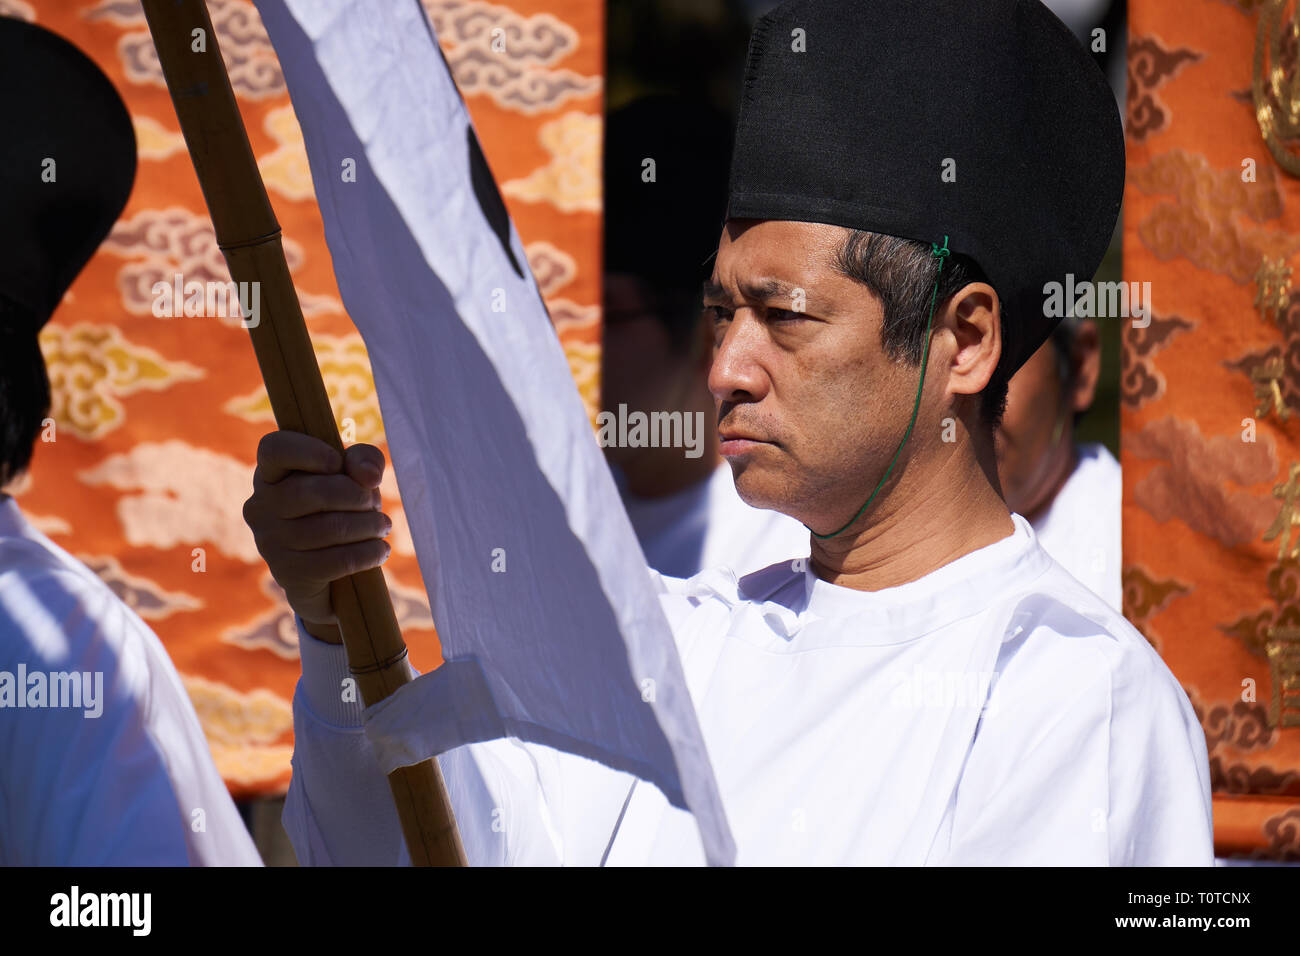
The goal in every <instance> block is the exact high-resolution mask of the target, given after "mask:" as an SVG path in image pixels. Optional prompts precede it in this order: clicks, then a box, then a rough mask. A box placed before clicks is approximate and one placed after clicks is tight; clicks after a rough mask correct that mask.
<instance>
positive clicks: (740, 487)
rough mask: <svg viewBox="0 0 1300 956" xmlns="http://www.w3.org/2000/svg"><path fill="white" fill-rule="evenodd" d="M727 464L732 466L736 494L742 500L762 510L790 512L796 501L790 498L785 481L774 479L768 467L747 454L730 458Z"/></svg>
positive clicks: (786, 513)
mask: <svg viewBox="0 0 1300 956" xmlns="http://www.w3.org/2000/svg"><path fill="white" fill-rule="evenodd" d="M727 464H729V465H730V466H731V477H732V478H733V479H734V480H735V484H736V494H737V495H739V496H740V500H741V501H743V502H744V503H745V504H747V505H749V506H750V507H751V508H758V509H759V510H760V511H779V512H781V514H785V515H788V514H790V508H791V507H793V506H794V504H795V502H794V501H792V500H791V499H790V495H789V494H788V493H787V488H786V487H785V485H784V483H782V482H780V481H778V480H774V478H773V475H772V474H771V472H770V471H769V470H768V469H765V468H763V467H762V466H761V465H759V464H757V463H755V462H754V461H752V460H750V459H749V458H748V457H747V456H742V457H740V458H729V459H727ZM792 517H793V516H792Z"/></svg>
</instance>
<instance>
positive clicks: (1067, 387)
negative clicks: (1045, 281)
mask: <svg viewBox="0 0 1300 956" xmlns="http://www.w3.org/2000/svg"><path fill="white" fill-rule="evenodd" d="M1100 370H1101V343H1100V339H1099V337H1098V333H1097V323H1096V322H1095V321H1093V320H1092V319H1080V318H1076V317H1069V318H1066V319H1063V320H1062V321H1061V324H1060V325H1059V326H1057V327H1056V329H1055V331H1053V333H1052V337H1051V339H1050V340H1049V341H1048V342H1047V344H1045V345H1043V346H1042V347H1041V348H1039V350H1038V351H1037V352H1035V353H1034V355H1033V356H1032V357H1031V358H1030V359H1029V361H1028V362H1026V363H1025V365H1024V367H1023V368H1021V369H1020V371H1018V372H1017V373H1016V374H1015V376H1014V377H1013V378H1012V379H1011V384H1010V386H1009V388H1008V390H1007V411H1006V414H1005V415H1004V416H1003V418H1002V424H1001V426H999V428H998V436H997V437H998V476H999V478H1000V480H1001V482H1002V491H1003V494H1004V495H1005V496H1006V500H1007V506H1008V507H1010V508H1011V509H1012V510H1013V511H1015V512H1016V513H1018V514H1022V515H1024V516H1025V517H1026V518H1027V519H1029V523H1030V524H1032V525H1033V526H1034V533H1035V534H1036V535H1038V540H1039V541H1040V542H1042V545H1043V547H1044V548H1045V549H1046V550H1047V553H1048V554H1050V555H1051V556H1052V557H1053V558H1055V559H1056V560H1057V561H1059V562H1060V563H1061V565H1062V566H1063V567H1064V568H1065V569H1066V570H1067V571H1069V572H1070V573H1071V574H1073V575H1074V576H1075V577H1076V578H1078V579H1079V580H1080V581H1082V582H1083V583H1084V584H1086V585H1087V586H1088V587H1089V588H1091V589H1092V590H1093V591H1094V592H1096V593H1097V594H1099V595H1101V596H1102V597H1103V598H1105V599H1106V602H1107V603H1108V604H1109V605H1110V606H1111V607H1113V608H1115V609H1116V610H1121V609H1122V606H1123V597H1124V593H1123V592H1124V589H1123V585H1122V583H1121V580H1120V577H1121V574H1120V572H1121V566H1120V565H1121V562H1120V504H1121V500H1122V498H1123V478H1122V475H1121V474H1120V468H1119V462H1117V461H1116V460H1115V456H1114V455H1112V454H1111V453H1110V452H1109V451H1107V450H1106V446H1105V445H1102V444H1099V443H1096V442H1084V443H1077V442H1075V440H1074V427H1075V423H1076V422H1077V421H1078V419H1079V417H1080V416H1081V415H1082V414H1083V413H1084V412H1086V411H1087V410H1088V409H1089V408H1090V407H1091V406H1092V401H1093V397H1094V395H1095V394H1096V391H1097V377H1098V375H1099V373H1100Z"/></svg>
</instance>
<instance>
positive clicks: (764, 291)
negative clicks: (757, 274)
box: [703, 279, 795, 302]
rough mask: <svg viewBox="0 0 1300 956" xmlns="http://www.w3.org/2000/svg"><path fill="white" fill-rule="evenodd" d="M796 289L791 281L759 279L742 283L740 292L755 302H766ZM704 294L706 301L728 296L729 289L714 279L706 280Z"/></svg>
mask: <svg viewBox="0 0 1300 956" xmlns="http://www.w3.org/2000/svg"><path fill="white" fill-rule="evenodd" d="M794 289H795V287H794V286H792V285H790V283H788V282H783V281H781V280H780V279H759V280H757V281H753V282H741V283H740V294H741V295H742V296H744V297H745V298H746V299H748V300H750V301H754V302H765V301H767V300H768V299H775V298H778V297H780V296H788V295H790V294H791V293H792V292H793V291H794ZM703 295H704V301H705V302H708V301H710V300H717V299H725V298H727V297H728V296H727V290H726V289H724V288H723V287H722V286H721V284H719V283H717V282H714V281H713V280H712V279H705V280H704V290H703Z"/></svg>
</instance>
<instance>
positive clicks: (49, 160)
mask: <svg viewBox="0 0 1300 956" xmlns="http://www.w3.org/2000/svg"><path fill="white" fill-rule="evenodd" d="M0 115H2V116H4V117H5V120H6V123H5V127H6V128H5V133H4V136H3V137H0V236H2V237H3V238H0V489H4V488H11V487H12V486H13V484H14V482H15V480H16V479H18V478H19V477H20V476H22V475H23V473H24V472H25V471H26V469H27V467H28V464H29V462H30V460H31V457H32V451H33V448H34V445H35V442H36V438H37V435H38V434H39V433H40V431H41V429H42V427H43V422H44V419H45V418H46V416H47V415H48V414H49V408H50V385H49V379H48V376H47V374H46V371H45V363H44V359H43V357H42V355H41V349H40V344H39V342H38V339H37V335H38V334H39V332H40V329H41V327H42V326H43V325H44V324H45V323H46V322H47V321H48V320H49V318H50V315H51V313H52V312H53V311H54V309H55V307H56V306H57V305H58V304H59V302H60V301H61V300H62V298H63V294H64V292H65V291H66V290H67V288H68V287H69V286H70V285H71V284H72V281H73V279H75V278H76V276H77V274H78V273H79V272H80V271H81V269H82V267H83V266H84V265H85V264H86V262H87V261H88V260H89V259H90V257H91V255H92V254H93V253H94V251H95V249H96V248H97V247H98V246H99V244H100V242H101V241H102V240H103V239H104V237H105V236H106V235H107V234H108V232H109V230H110V229H111V228H112V226H113V223H114V222H115V221H116V220H117V217H118V215H119V214H120V213H121V211H122V209H123V207H124V206H125V205H126V200H127V196H128V195H129V194H130V192H131V183H132V181H133V179H134V178H135V165H136V146H135V134H134V132H133V130H132V126H131V117H130V115H129V114H128V113H127V110H126V107H125V105H124V104H123V103H122V100H121V98H120V97H119V96H118V94H117V91H116V90H115V89H113V86H112V84H111V83H110V82H109V80H108V77H106V76H105V75H104V74H103V73H102V72H101V71H100V70H99V68H98V67H97V66H96V65H95V64H94V63H93V62H91V60H90V59H88V58H87V57H86V56H85V55H83V54H82V53H81V52H80V51H79V50H78V49H77V48H76V47H74V46H73V45H72V44H71V43H69V42H67V41H66V40H64V39H63V38H61V37H59V36H57V35H56V34H54V33H51V32H50V31H48V30H45V29H43V28H41V27H38V26H35V25H33V24H29V23H26V22H23V21H20V20H16V19H12V18H9V17H0ZM0 781H2V782H3V785H2V786H0V865H4V866H67V865H75V866H80V865H110V866H141V865H149V866H154V865H165V866H177V865H185V864H187V863H188V864H218V865H248V866H256V865H260V863H261V860H260V858H259V857H258V854H257V851H256V849H255V848H254V846H253V843H252V840H251V839H250V837H249V835H248V831H247V829H246V828H245V826H244V823H243V821H242V820H241V819H240V816H239V813H238V812H237V811H236V809H235V805H234V803H233V802H232V800H231V799H230V794H229V793H228V792H227V790H226V787H225V784H224V783H222V780H221V777H220V775H219V774H218V773H217V769H216V766H215V765H214V764H213V762H212V754H211V751H210V750H209V749H208V744H207V741H206V740H205V739H204V736H203V730H202V728H201V727H200V725H199V720H198V717H197V715H196V714H195V712H194V707H193V705H192V704H191V703H190V700H189V697H188V696H187V694H186V692H185V688H184V686H183V685H182V683H181V680H180V676H179V675H178V674H177V673H176V669H175V667H174V666H173V665H172V662H171V660H170V659H169V658H168V656H167V652H166V650H165V649H164V648H163V645H162V643H161V642H160V641H159V640H158V638H157V636H156V635H155V634H154V633H153V632H152V631H151V630H150V629H149V627H148V625H146V624H145V623H144V622H143V621H142V620H140V618H139V617H137V616H136V614H135V613H134V612H133V611H132V610H131V609H130V608H128V607H127V606H126V605H125V604H124V603H123V602H122V601H121V600H120V599H119V598H118V597H117V596H116V595H115V594H114V593H113V592H112V591H111V590H110V589H109V587H108V586H107V585H106V584H105V583H104V582H103V581H101V580H100V579H99V578H97V577H96V576H95V575H94V574H93V573H92V572H91V571H90V570H89V569H87V568H86V567H85V566H84V565H82V564H81V563H79V562H78V561H76V560H75V559H74V558H73V557H72V556H71V555H69V554H68V553H67V552H65V551H64V550H63V549H62V548H60V547H58V546H57V545H55V544H54V543H53V542H52V541H50V540H49V539H48V538H46V537H45V536H44V535H43V534H41V533H40V532H39V531H37V530H36V529H35V528H34V527H32V525H31V524H30V523H29V522H28V521H27V520H26V518H24V516H23V514H22V511H21V510H20V509H19V507H18V504H17V503H16V502H15V501H14V499H13V498H12V497H10V496H9V495H8V494H0Z"/></svg>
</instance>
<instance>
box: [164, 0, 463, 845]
mask: <svg viewBox="0 0 1300 956" xmlns="http://www.w3.org/2000/svg"><path fill="white" fill-rule="evenodd" d="M143 5H144V12H145V18H146V19H147V20H148V22H149V32H150V33H152V34H153V42H154V46H155V47H156V48H157V50H158V60H159V62H160V63H161V65H162V71H163V76H164V77H165V79H166V81H167V89H168V92H169V93H170V94H171V98H172V104H173V105H174V106H175V107H176V115H177V118H178V119H179V120H180V125H181V132H182V133H183V134H184V135H185V144H186V146H188V147H189V152H190V158H191V159H192V160H193V161H194V170H195V172H196V173H197V174H198V179H199V185H200V186H201V187H202V189H203V198H204V200H205V201H206V202H207V206H208V212H209V214H210V215H211V216H212V225H213V227H214V229H215V230H216V235H217V245H218V246H220V248H221V251H222V253H223V254H224V255H225V257H226V263H227V265H228V266H229V267H230V275H231V278H233V279H234V281H235V282H237V283H242V282H256V283H259V284H260V290H261V311H262V314H261V321H260V323H258V324H257V325H256V327H252V328H250V329H249V332H250V334H251V336H252V339H253V349H254V351H255V352H256V353H257V363H258V365H259V366H260V367H261V370H262V380H263V381H264V382H265V383H266V391H267V393H268V395H269V396H270V399H271V408H272V409H273V410H274V412H275V420H276V424H277V425H278V426H279V427H280V428H281V429H284V430H287V431H296V432H303V433H305V434H308V435H311V436H313V437H315V438H319V439H321V440H322V441H325V442H328V443H329V444H330V445H332V446H333V447H334V448H335V449H337V450H338V451H340V452H342V450H343V442H342V440H341V439H340V437H339V432H338V428H337V427H336V426H335V424H334V413H333V411H332V409H331V408H330V403H329V396H328V395H327V394H326V392H325V383H324V381H323V380H322V379H321V374H320V367H319V366H318V365H317V364H316V354H315V352H314V351H313V350H312V345H311V339H310V338H309V337H308V335H307V326H306V323H304V322H303V317H302V307H301V305H300V304H299V302H298V296H297V293H296V292H295V290H294V287H293V280H292V278H291V277H290V275H289V267H288V264H287V263H286V262H285V258H284V247H283V245H282V243H281V241H280V225H279V223H278V222H277V221H276V218H275V213H274V211H273V210H272V209H271V202H270V199H269V198H268V196H267V194H266V187H265V185H264V184H263V182H262V177H261V174H260V173H259V171H258V169H257V161H256V159H255V158H254V156H253V150H252V147H251V146H250V144H249V142H248V133H247V131H246V130H245V129H244V124H243V121H242V119H241V118H240V115H239V107H238V106H237V105H236V102H235V94H234V91H233V90H232V89H231V86H230V77H229V76H228V75H227V73H226V68H225V64H224V62H223V61H222V59H221V50H220V48H219V47H218V45H217V35H216V33H215V31H214V30H213V29H212V20H211V18H210V17H209V16H208V9H207V5H206V4H205V3H204V0H143ZM200 31H201V32H200ZM330 595H331V598H332V601H333V605H334V612H335V614H336V615H337V616H338V619H339V628H340V631H341V633H342V637H343V644H344V647H345V648H346V650H347V656H348V665H349V667H350V668H351V670H352V673H353V674H354V675H355V677H356V681H357V688H358V690H360V692H361V699H362V700H363V701H364V702H365V704H366V705H367V706H370V705H372V704H374V703H376V702H378V701H380V700H383V699H384V698H385V697H387V696H389V695H390V694H392V693H393V692H394V691H396V690H397V688H398V687H400V686H402V685H403V684H405V683H406V682H408V681H409V680H410V679H411V671H410V667H409V665H408V663H407V660H406V644H405V642H404V641H403V640H402V634H401V631H400V629H399V628H398V625H397V618H396V615H395V614H394V613H393V605H392V601H391V600H390V598H389V596H388V586H387V584H386V583H385V582H384V576H383V572H382V571H381V570H380V569H379V568H373V569H371V570H368V571H363V572H361V573H360V574H354V575H352V576H351V577H347V578H343V579H341V580H338V581H335V582H333V583H332V584H331V585H330ZM388 782H389V785H390V786H391V787H392V791H393V800H394V801H395V803H396V804H397V813H398V816H399V818H400V819H401V823H402V833H403V835H404V836H405V839H406V846H407V849H408V850H409V852H410V855H411V861H412V862H413V863H414V864H416V865H417V866H464V865H465V862H466V861H465V850H464V848H463V846H462V845H461V841H460V834H459V833H458V832H457V830H456V823H455V818H454V816H453V814H452V810H451V802H450V800H449V798H448V795H447V788H446V785H445V783H444V782H443V779H442V774H441V772H440V770H439V768H438V764H437V762H436V761H435V760H432V759H431V760H426V761H424V762H423V763H420V764H416V765H414V766H410V767H401V768H399V769H397V770H395V771H393V772H392V773H391V774H389V775H388Z"/></svg>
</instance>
